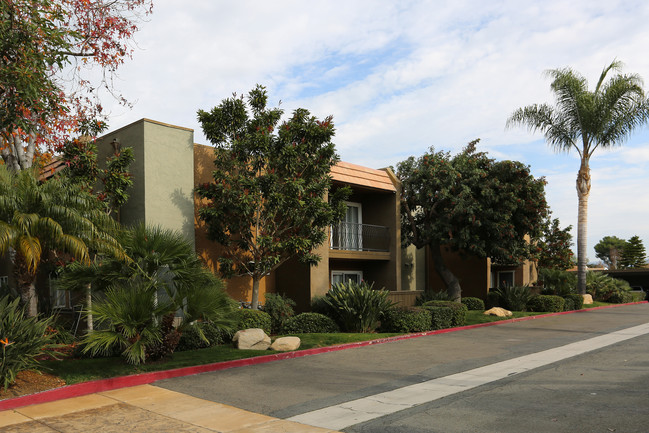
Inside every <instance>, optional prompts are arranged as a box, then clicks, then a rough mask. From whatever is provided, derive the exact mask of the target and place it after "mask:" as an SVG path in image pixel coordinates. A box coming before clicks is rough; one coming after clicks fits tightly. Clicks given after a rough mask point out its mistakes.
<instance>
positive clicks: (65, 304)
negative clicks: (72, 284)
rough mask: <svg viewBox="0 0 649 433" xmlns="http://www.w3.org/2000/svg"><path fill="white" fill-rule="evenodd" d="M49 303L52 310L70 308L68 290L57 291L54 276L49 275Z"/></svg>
mask: <svg viewBox="0 0 649 433" xmlns="http://www.w3.org/2000/svg"><path fill="white" fill-rule="evenodd" d="M48 280H49V285H50V302H51V303H52V308H70V306H71V304H70V292H69V291H68V290H59V289H57V288H56V283H55V281H56V275H54V274H50V276H49V278H48Z"/></svg>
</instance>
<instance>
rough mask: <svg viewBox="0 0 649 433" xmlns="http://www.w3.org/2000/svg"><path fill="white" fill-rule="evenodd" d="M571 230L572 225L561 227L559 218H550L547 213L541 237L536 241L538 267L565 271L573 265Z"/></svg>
mask: <svg viewBox="0 0 649 433" xmlns="http://www.w3.org/2000/svg"><path fill="white" fill-rule="evenodd" d="M571 230H572V226H568V227H566V228H564V229H562V228H561V225H560V222H559V218H554V219H552V218H550V216H549V215H548V219H547V220H546V221H545V227H544V230H543V237H542V238H541V239H540V240H539V241H538V243H537V251H538V262H537V263H538V266H539V268H545V269H558V270H562V271H565V270H566V269H568V268H571V267H573V266H574V264H573V261H572V257H573V253H572V250H571V246H572V235H571V234H570V231H571Z"/></svg>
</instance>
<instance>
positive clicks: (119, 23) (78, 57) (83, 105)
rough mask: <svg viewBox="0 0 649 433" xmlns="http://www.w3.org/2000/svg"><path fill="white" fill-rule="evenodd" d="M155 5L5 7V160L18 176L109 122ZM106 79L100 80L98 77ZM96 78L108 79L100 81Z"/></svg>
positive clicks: (1, 115) (23, 0)
mask: <svg viewBox="0 0 649 433" xmlns="http://www.w3.org/2000/svg"><path fill="white" fill-rule="evenodd" d="M151 7H152V2H151V0H94V1H87V0H2V1H0V17H1V18H2V19H1V20H0V152H1V154H2V158H3V160H4V162H5V164H7V166H9V167H10V168H11V169H12V170H22V169H25V168H29V167H31V165H32V162H33V159H34V157H35V156H38V154H39V152H42V151H46V150H50V149H51V148H52V147H53V146H54V145H55V144H56V143H61V142H64V141H65V140H66V139H67V137H68V134H70V133H72V132H73V131H75V130H76V129H77V127H78V125H79V123H80V122H83V121H85V120H87V119H92V118H97V117H101V116H102V108H101V104H100V103H99V99H100V95H101V94H102V90H105V91H107V92H109V93H110V94H112V95H113V96H115V97H117V98H118V99H119V100H120V101H123V102H125V103H126V101H125V100H124V99H123V97H122V96H121V95H119V94H118V93H117V92H116V90H115V89H114V87H113V86H112V82H113V80H112V78H113V75H114V74H115V72H116V70H117V69H118V68H119V66H120V65H121V64H122V63H123V62H124V61H125V59H127V58H128V57H129V56H130V55H131V52H132V48H131V46H130V41H131V40H132V37H133V35H134V33H135V31H136V30H137V23H138V22H139V20H140V19H141V18H142V16H143V15H146V14H148V13H150V12H151ZM97 72H99V73H97ZM92 77H101V78H100V79H99V80H96V79H92Z"/></svg>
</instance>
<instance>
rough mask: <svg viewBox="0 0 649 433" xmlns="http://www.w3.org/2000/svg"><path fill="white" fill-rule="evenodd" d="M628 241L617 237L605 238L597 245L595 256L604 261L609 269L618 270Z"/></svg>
mask: <svg viewBox="0 0 649 433" xmlns="http://www.w3.org/2000/svg"><path fill="white" fill-rule="evenodd" d="M625 244H626V241H625V240H624V239H620V238H618V237H617V236H604V237H603V238H602V239H601V240H600V241H599V242H597V244H596V245H595V255H596V256H597V258H598V259H600V260H601V261H603V262H604V263H605V264H606V265H607V266H608V268H609V269H617V268H618V266H619V263H620V257H621V256H622V251H624V246H625Z"/></svg>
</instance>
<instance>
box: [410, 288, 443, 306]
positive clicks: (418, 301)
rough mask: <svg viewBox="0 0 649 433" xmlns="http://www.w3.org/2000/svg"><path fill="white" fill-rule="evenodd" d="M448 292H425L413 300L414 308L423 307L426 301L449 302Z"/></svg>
mask: <svg viewBox="0 0 649 433" xmlns="http://www.w3.org/2000/svg"><path fill="white" fill-rule="evenodd" d="M450 300H451V298H449V296H448V292H446V291H444V290H427V291H425V292H424V293H422V294H421V295H419V296H417V297H416V298H415V306H421V305H424V304H425V303H426V302H428V301H450Z"/></svg>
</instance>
